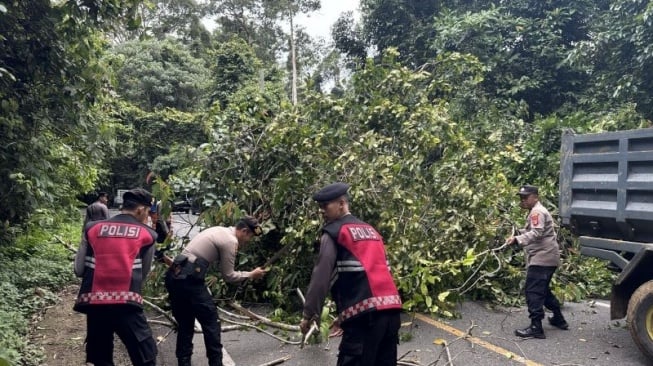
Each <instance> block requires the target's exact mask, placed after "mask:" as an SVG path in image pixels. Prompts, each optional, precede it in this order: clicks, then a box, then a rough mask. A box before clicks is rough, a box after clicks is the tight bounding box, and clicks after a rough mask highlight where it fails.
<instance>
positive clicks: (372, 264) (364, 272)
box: [322, 215, 401, 321]
mask: <svg viewBox="0 0 653 366" xmlns="http://www.w3.org/2000/svg"><path fill="white" fill-rule="evenodd" d="M322 230H323V231H324V232H326V233H327V234H329V235H330V236H331V238H333V240H334V241H335V242H336V247H337V257H336V272H335V276H336V277H335V279H334V281H335V282H334V283H333V285H332V287H331V297H332V299H333V300H334V301H335V303H336V309H337V311H338V314H339V317H340V320H341V321H345V320H347V319H351V318H355V317H357V316H359V315H361V314H364V313H367V312H370V311H377V310H388V309H401V298H400V297H399V292H398V291H397V287H396V286H395V283H394V281H393V279H392V275H391V274H390V269H389V267H388V262H387V259H386V255H385V247H384V245H383V238H382V237H381V235H380V234H379V233H378V232H377V231H376V230H375V229H374V228H373V227H372V226H370V225H369V224H367V223H365V222H363V221H361V220H359V219H357V218H356V217H354V216H352V215H346V216H343V217H342V218H340V219H338V220H335V221H333V222H331V223H329V224H327V225H326V226H325V227H324V228H323V229H322Z"/></svg>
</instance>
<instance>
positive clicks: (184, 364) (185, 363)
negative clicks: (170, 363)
mask: <svg viewBox="0 0 653 366" xmlns="http://www.w3.org/2000/svg"><path fill="white" fill-rule="evenodd" d="M177 365H179V366H191V364H190V357H184V358H179V359H177Z"/></svg>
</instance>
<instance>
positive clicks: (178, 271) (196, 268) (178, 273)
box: [170, 254, 209, 281]
mask: <svg viewBox="0 0 653 366" xmlns="http://www.w3.org/2000/svg"><path fill="white" fill-rule="evenodd" d="M208 268H209V262H208V261H207V260H206V259H204V258H201V257H196V258H195V261H194V262H191V261H190V260H189V259H188V257H187V256H185V255H183V254H179V255H178V256H176V257H175V259H174V260H173V261H172V265H171V266H170V271H172V276H173V278H175V279H178V280H184V279H187V278H190V279H197V280H201V281H204V277H206V272H207V270H208Z"/></svg>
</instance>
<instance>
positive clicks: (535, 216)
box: [531, 212, 540, 226]
mask: <svg viewBox="0 0 653 366" xmlns="http://www.w3.org/2000/svg"><path fill="white" fill-rule="evenodd" d="M539 224H540V213H539V212H533V213H532V214H531V226H538V225H539Z"/></svg>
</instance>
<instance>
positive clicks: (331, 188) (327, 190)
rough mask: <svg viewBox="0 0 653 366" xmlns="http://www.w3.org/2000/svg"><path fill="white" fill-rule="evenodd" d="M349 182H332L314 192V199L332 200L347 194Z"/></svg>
mask: <svg viewBox="0 0 653 366" xmlns="http://www.w3.org/2000/svg"><path fill="white" fill-rule="evenodd" d="M348 190H349V184H347V183H343V182H336V183H331V184H329V185H328V186H326V187H324V188H322V189H320V190H319V191H317V192H315V194H313V199H314V200H315V201H317V202H319V203H323V202H331V201H333V200H335V199H337V198H339V197H341V196H344V195H346V194H347V191H348Z"/></svg>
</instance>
